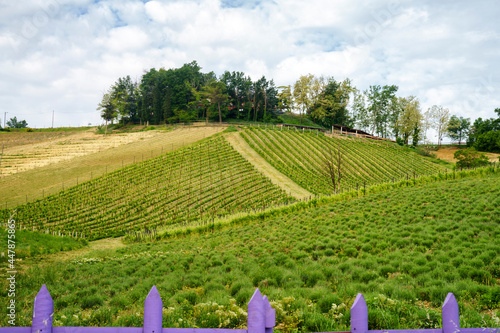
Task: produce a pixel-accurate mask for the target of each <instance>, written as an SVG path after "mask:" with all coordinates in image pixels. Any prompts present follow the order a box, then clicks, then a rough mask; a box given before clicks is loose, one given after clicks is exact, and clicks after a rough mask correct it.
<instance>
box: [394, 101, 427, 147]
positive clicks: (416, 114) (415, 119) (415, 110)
mask: <svg viewBox="0 0 500 333" xmlns="http://www.w3.org/2000/svg"><path fill="white" fill-rule="evenodd" d="M397 103H398V105H399V108H400V113H399V117H398V120H397V128H396V131H397V132H398V133H399V134H401V136H402V138H403V141H404V143H405V144H408V142H409V139H410V138H412V139H413V140H412V141H413V144H414V145H416V144H417V143H418V141H419V140H420V133H421V129H422V120H423V116H422V111H421V110H420V102H419V101H418V99H417V98H416V97H415V96H408V97H398V99H397Z"/></svg>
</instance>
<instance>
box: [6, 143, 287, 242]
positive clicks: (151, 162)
mask: <svg viewBox="0 0 500 333" xmlns="http://www.w3.org/2000/svg"><path fill="white" fill-rule="evenodd" d="M293 200H294V199H293V198H291V197H289V196H288V195H287V194H286V193H285V192H284V191H283V190H281V189H280V188H278V187H277V186H275V185H273V184H272V183H271V182H270V181H269V179H267V178H265V177H264V176H263V175H261V174H260V173H258V172H257V171H256V170H255V169H254V168H253V167H252V165H251V164H250V163H249V162H247V161H246V160H245V159H243V158H242V157H241V155H240V154H238V153H237V152H236V151H235V150H234V149H233V148H232V147H231V145H230V144H229V143H227V141H226V140H225V139H224V138H223V137H221V136H215V137H213V138H210V139H206V140H202V141H200V142H198V143H196V144H194V145H191V146H188V147H185V148H181V149H178V150H176V151H174V152H171V153H167V154H162V155H160V156H159V157H156V158H151V159H148V160H146V161H144V162H138V163H135V164H132V165H130V166H126V167H124V168H122V169H119V170H117V171H114V172H111V173H108V174H106V175H104V176H101V177H98V178H95V179H93V180H90V181H86V182H84V183H81V184H79V185H77V186H74V187H71V188H68V189H65V190H63V191H61V192H59V193H58V194H54V195H51V196H48V197H46V198H44V199H40V200H36V201H34V202H28V203H26V204H23V205H20V206H18V207H17V208H16V220H17V221H18V224H19V225H22V226H23V227H24V228H28V229H29V230H38V231H50V232H57V233H64V234H65V235H80V236H81V234H82V233H83V235H84V237H85V238H87V239H96V238H103V237H111V236H117V235H124V234H125V233H127V232H130V231H137V230H142V229H146V228H147V229H156V228H158V227H162V226H167V225H172V224H179V223H180V224H186V223H189V222H191V221H195V220H200V222H199V223H208V221H209V220H210V219H213V218H215V217H217V216H220V215H227V214H231V213H235V212H237V211H244V210H249V209H258V208H261V207H269V206H273V205H278V204H284V203H288V202H291V201H293ZM9 214H10V211H9V210H7V209H2V210H1V211H0V220H2V221H4V220H6V219H7V218H8V216H9Z"/></svg>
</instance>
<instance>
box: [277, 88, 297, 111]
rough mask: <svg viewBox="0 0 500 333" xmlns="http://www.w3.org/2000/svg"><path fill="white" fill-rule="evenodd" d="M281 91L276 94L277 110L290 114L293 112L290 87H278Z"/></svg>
mask: <svg viewBox="0 0 500 333" xmlns="http://www.w3.org/2000/svg"><path fill="white" fill-rule="evenodd" d="M278 89H281V91H280V92H279V93H278V95H277V97H278V109H279V110H281V111H283V112H287V113H290V112H292V110H293V102H294V101H293V95H292V88H291V86H289V85H288V86H279V87H278Z"/></svg>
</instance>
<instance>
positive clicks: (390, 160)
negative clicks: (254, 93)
mask: <svg viewBox="0 0 500 333" xmlns="http://www.w3.org/2000/svg"><path fill="white" fill-rule="evenodd" d="M241 135H242V136H243V138H244V139H245V140H246V141H247V142H248V144H249V145H250V146H251V147H252V148H253V149H254V150H255V151H256V152H258V153H259V154H260V155H261V156H262V157H263V158H264V159H265V160H266V161H268V162H269V163H270V164H271V165H272V166H274V167H275V168H276V169H277V170H279V171H280V172H281V173H283V174H285V175H286V176H288V177H289V178H290V179H292V180H293V181H294V182H295V183H297V184H298V185H300V186H302V187H303V188H305V189H306V190H308V191H310V192H312V193H314V194H330V193H332V192H333V186H332V184H331V182H330V180H329V178H328V177H327V176H325V175H324V171H323V169H324V162H323V159H324V156H328V155H329V153H330V151H331V152H333V155H334V156H335V157H336V154H337V152H340V154H341V174H342V178H341V182H340V188H342V189H348V188H358V187H360V186H364V185H365V184H366V185H372V184H378V183H383V182H391V181H395V180H399V179H407V178H413V177H415V176H420V175H428V174H433V173H438V172H444V171H445V170H446V169H445V168H444V167H442V166H440V165H437V164H434V163H432V162H429V161H428V160H426V159H424V158H422V157H421V156H419V155H417V154H415V153H413V152H409V151H407V150H405V149H403V148H401V147H399V146H397V145H394V144H392V143H386V142H383V143H381V142H373V141H370V140H366V139H356V138H349V137H327V136H325V135H323V133H321V132H317V131H305V132H303V131H301V130H296V129H290V128H259V127H250V128H248V129H246V130H244V131H242V132H241ZM335 162H337V161H335ZM336 165H338V163H336Z"/></svg>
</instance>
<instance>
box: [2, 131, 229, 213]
mask: <svg viewBox="0 0 500 333" xmlns="http://www.w3.org/2000/svg"><path fill="white" fill-rule="evenodd" d="M141 128H143V127H135V128H132V129H130V131H127V132H117V133H113V134H108V135H106V136H105V135H103V134H96V133H95V129H90V130H85V131H81V130H71V131H69V130H68V131H57V129H54V131H55V132H29V133H26V132H24V133H15V132H12V133H8V132H0V145H5V149H4V152H3V155H2V163H1V166H0V175H1V176H0V198H2V200H1V204H2V206H3V207H5V205H7V207H15V206H16V205H18V204H20V203H25V202H26V201H33V200H36V199H39V198H43V197H44V196H48V195H50V194H54V193H57V192H59V191H60V190H61V189H62V188H63V187H65V188H68V187H71V186H74V185H76V184H77V183H82V182H84V181H87V180H90V179H91V178H92V177H93V178H96V177H98V176H101V175H104V174H106V173H107V172H111V171H114V170H118V169H120V168H122V167H123V166H124V165H130V164H133V163H135V162H139V161H142V160H145V159H148V158H151V157H157V156H158V155H161V154H162V153H166V152H169V151H173V150H176V149H179V148H181V147H183V146H186V145H189V144H192V143H194V142H196V141H199V140H202V139H204V138H207V137H209V136H211V135H214V134H215V133H218V132H221V131H222V130H223V129H224V128H221V127H187V128H183V127H158V129H157V130H148V131H144V130H140V129H141Z"/></svg>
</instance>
